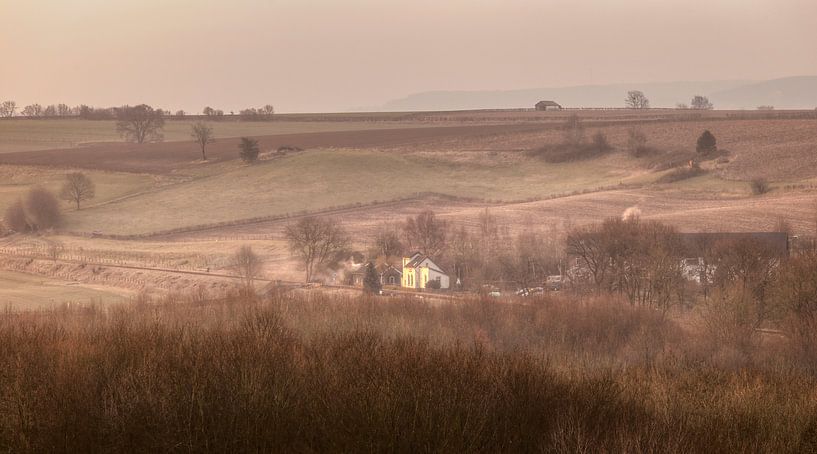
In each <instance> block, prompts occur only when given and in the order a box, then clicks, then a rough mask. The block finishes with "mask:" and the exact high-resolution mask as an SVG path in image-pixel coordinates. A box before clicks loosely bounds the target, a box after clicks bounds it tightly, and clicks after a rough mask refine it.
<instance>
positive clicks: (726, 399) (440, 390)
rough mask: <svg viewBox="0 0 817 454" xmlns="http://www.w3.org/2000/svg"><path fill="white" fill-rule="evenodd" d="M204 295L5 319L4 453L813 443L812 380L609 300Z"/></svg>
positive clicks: (630, 448) (627, 448) (701, 448)
mask: <svg viewBox="0 0 817 454" xmlns="http://www.w3.org/2000/svg"><path fill="white" fill-rule="evenodd" d="M577 303H578V302H576V301H561V300H540V301H538V302H536V304H534V305H528V306H520V305H514V304H502V303H497V302H494V301H487V300H473V301H470V302H468V303H465V304H462V305H456V306H453V305H447V306H431V305H428V304H425V303H417V302H411V301H395V302H391V303H383V302H380V301H375V300H366V299H355V300H351V299H328V298H315V297H312V298H308V299H305V298H302V297H287V296H278V297H275V298H273V299H272V300H271V301H267V302H260V303H259V302H255V301H249V300H246V299H229V300H227V301H224V302H221V303H215V304H204V302H203V301H202V300H200V299H198V298H195V297H190V298H184V299H179V298H176V299H171V300H168V301H166V302H164V303H160V304H158V305H152V304H149V303H144V302H142V303H137V304H135V305H133V306H129V307H111V308H108V309H107V310H104V309H102V308H100V307H98V306H97V307H91V308H88V309H81V310H63V311H55V312H51V313H43V314H28V315H15V314H6V315H4V316H2V318H0V345H2V346H3V347H2V348H0V361H2V363H3V364H7V365H9V366H8V367H6V368H4V373H3V374H0V390H2V391H1V392H2V399H0V445H2V446H3V447H4V448H5V449H8V450H13V451H21V450H22V451H82V452H92V451H122V450H127V451H169V450H186V451H195V452H209V451H220V452H223V451H240V452H246V451H309V452H314V451H343V452H359V451H417V450H419V451H446V452H485V451H488V452H510V451H512V452H541V451H547V452H577V451H594V452H747V451H752V452H808V451H813V450H814V449H815V448H817V444H815V443H817V432H816V431H815V427H817V426H816V424H817V421H815V418H814V415H815V412H816V411H817V406H816V405H815V401H814V399H813V389H814V387H815V385H817V382H815V378H814V377H813V376H809V375H806V374H803V373H801V372H799V371H798V370H797V369H796V368H795V367H792V365H785V366H784V367H778V368H775V369H774V370H772V367H774V366H773V363H772V362H769V363H768V367H767V366H765V365H762V364H766V363H757V365H754V366H751V367H748V368H744V369H742V370H732V369H730V368H728V367H723V366H719V365H718V363H717V361H713V360H712V359H709V358H707V357H699V356H695V354H694V353H692V352H688V350H689V349H692V350H695V349H694V344H693V343H690V340H689V339H688V338H687V337H685V335H684V334H683V333H682V332H680V331H679V330H678V329H677V327H675V326H674V325H673V324H672V323H671V322H668V321H667V320H665V319H662V318H661V317H660V316H658V315H657V314H653V313H651V312H648V311H645V310H635V309H632V308H629V307H627V306H620V305H618V304H617V303H616V302H614V301H588V302H584V303H578V305H577Z"/></svg>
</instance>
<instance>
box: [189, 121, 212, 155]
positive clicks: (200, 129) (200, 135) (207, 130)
mask: <svg viewBox="0 0 817 454" xmlns="http://www.w3.org/2000/svg"><path fill="white" fill-rule="evenodd" d="M190 135H191V136H192V137H193V139H194V140H195V141H196V143H197V144H199V146H200V147H201V160H202V161H206V160H207V155H206V154H205V152H204V149H205V147H207V144H210V143H213V142H215V141H216V139H215V137H213V128H211V127H210V126H207V123H205V122H203V121H200V122H198V123H195V124H194V125H193V126H192V132H191V134H190Z"/></svg>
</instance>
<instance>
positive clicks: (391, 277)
mask: <svg viewBox="0 0 817 454" xmlns="http://www.w3.org/2000/svg"><path fill="white" fill-rule="evenodd" d="M389 284H394V276H389Z"/></svg>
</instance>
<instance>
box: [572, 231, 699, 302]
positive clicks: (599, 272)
mask: <svg viewBox="0 0 817 454" xmlns="http://www.w3.org/2000/svg"><path fill="white" fill-rule="evenodd" d="M566 246H567V251H566V252H567V254H568V255H569V256H571V257H575V258H576V260H577V265H578V266H577V267H575V268H574V269H573V270H572V271H571V274H573V275H572V276H571V278H572V279H573V281H574V282H582V283H589V284H590V285H591V286H592V287H593V288H594V289H595V290H596V291H604V292H610V293H621V294H623V295H626V297H627V298H628V300H629V301H630V302H631V303H633V304H638V305H647V306H653V307H658V308H661V309H664V310H666V309H668V308H669V307H670V306H672V305H673V304H674V303H678V302H680V301H682V297H683V289H684V285H683V284H684V282H685V280H684V277H683V274H682V271H683V270H682V266H681V258H682V257H683V255H682V253H681V252H682V251H681V243H680V239H679V237H678V235H677V234H676V232H675V230H674V229H672V228H671V227H669V226H666V225H663V224H661V223H658V222H655V221H641V220H640V219H639V218H638V217H637V216H631V217H629V218H628V219H626V220H623V219H617V218H611V219H608V220H606V221H604V222H603V223H601V224H597V225H590V226H586V227H580V228H576V229H574V230H573V231H571V232H570V233H569V234H568V235H567V240H566Z"/></svg>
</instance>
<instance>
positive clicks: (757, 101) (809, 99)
mask: <svg viewBox="0 0 817 454" xmlns="http://www.w3.org/2000/svg"><path fill="white" fill-rule="evenodd" d="M629 90H641V91H643V92H644V93H645V94H646V95H647V97H648V98H649V99H650V104H651V105H652V106H653V107H675V105H676V104H678V103H686V104H688V103H689V101H690V100H691V99H692V97H693V96H695V95H704V96H708V97H709V98H710V100H711V101H712V102H713V103H714V104H715V107H716V108H724V109H741V108H747V109H754V108H755V107H757V106H759V105H773V106H775V107H777V108H814V107H815V106H817V76H803V77H789V78H785V79H776V80H770V81H749V80H725V81H697V82H660V83H627V84H612V85H581V86H574V87H553V88H531V89H522V90H477V91H444V90H443V91H428V92H422V93H416V94H412V95H409V96H407V97H405V98H402V99H396V100H392V101H389V102H387V103H386V104H384V105H383V106H382V107H381V109H382V110H385V111H417V110H466V109H513V108H526V107H533V105H534V104H535V103H536V102H537V101H539V100H543V99H547V100H553V101H556V102H558V103H559V104H561V105H563V106H565V107H623V106H624V97H625V96H626V93H627V91H629Z"/></svg>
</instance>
